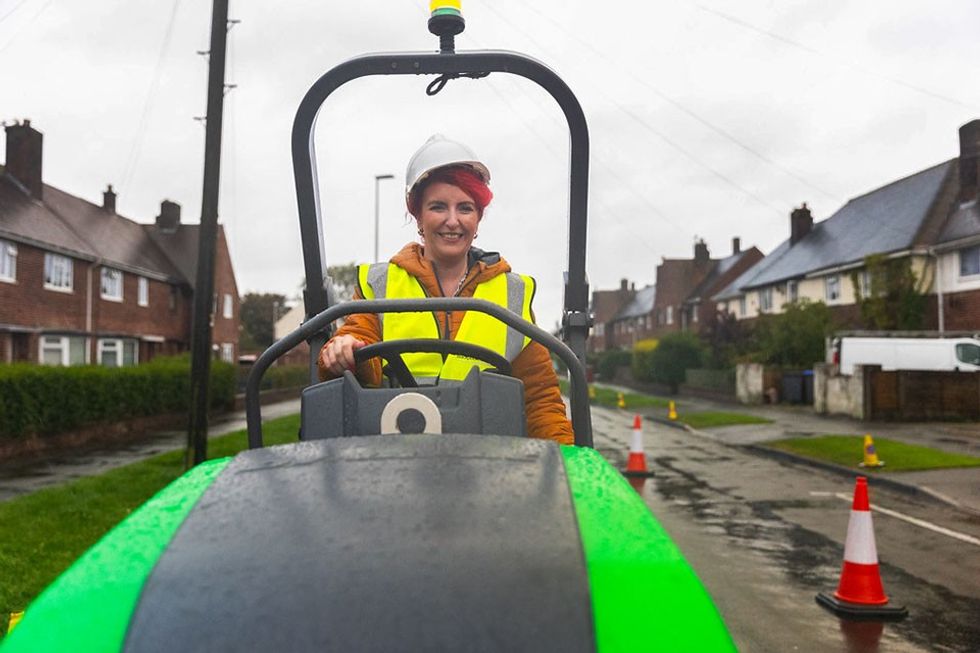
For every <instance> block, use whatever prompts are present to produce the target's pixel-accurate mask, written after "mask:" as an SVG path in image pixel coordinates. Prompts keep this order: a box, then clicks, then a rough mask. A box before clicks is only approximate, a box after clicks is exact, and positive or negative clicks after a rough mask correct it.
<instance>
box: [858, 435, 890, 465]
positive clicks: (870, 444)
mask: <svg viewBox="0 0 980 653" xmlns="http://www.w3.org/2000/svg"><path fill="white" fill-rule="evenodd" d="M860 466H861V467H884V466H885V461H883V460H878V451H877V450H876V449H875V441H874V440H872V439H871V434H870V433H866V434H865V435H864V461H863V462H862V463H860Z"/></svg>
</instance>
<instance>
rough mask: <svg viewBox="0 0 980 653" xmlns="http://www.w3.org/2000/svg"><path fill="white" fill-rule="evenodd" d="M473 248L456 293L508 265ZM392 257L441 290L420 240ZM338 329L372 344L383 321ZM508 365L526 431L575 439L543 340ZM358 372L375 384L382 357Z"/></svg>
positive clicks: (468, 293) (455, 323) (453, 325)
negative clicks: (520, 393) (517, 384)
mask: <svg viewBox="0 0 980 653" xmlns="http://www.w3.org/2000/svg"><path fill="white" fill-rule="evenodd" d="M472 254H474V255H476V260H475V261H473V260H472V258H471V265H470V268H469V271H468V272H467V273H466V278H465V280H464V281H463V285H462V288H461V290H460V291H459V293H458V294H457V296H459V297H472V296H473V292H474V291H475V290H476V286H477V285H478V284H480V283H481V282H483V281H486V280H488V279H492V278H493V277H495V276H497V275H498V274H505V273H507V272H510V270H511V268H510V264H509V263H507V261H505V260H504V259H503V258H501V257H500V256H497V255H494V254H484V255H482V257H481V256H480V254H481V252H480V251H479V250H474V251H473V252H472ZM391 262H392V263H394V264H395V265H397V266H399V267H400V268H402V269H403V270H405V271H406V272H408V273H409V274H411V275H412V276H414V277H415V278H416V279H418V280H419V283H421V284H422V288H423V289H424V290H425V293H426V295H428V296H429V297H441V296H442V290H441V288H440V287H439V281H438V280H437V279H436V273H435V269H434V268H433V267H432V264H431V263H429V261H427V260H426V259H424V258H423V257H422V247H421V245H418V244H417V243H409V244H408V245H405V247H403V248H402V250H401V251H400V252H398V253H397V254H395V255H394V256H393V257H392V258H391ZM354 298H355V299H362V298H363V294H362V293H361V292H360V289H358V291H357V292H356V293H355V294H354ZM464 314H465V311H455V312H453V313H452V314H451V316H450V321H449V333H450V335H451V337H453V338H455V337H456V333H457V331H459V325H460V323H461V322H462V321H463V315H464ZM437 322H441V320H437ZM340 335H351V336H354V337H355V338H357V339H358V340H362V341H364V342H365V343H366V344H372V343H375V342H378V341H379V340H381V323H380V321H379V320H378V316H377V315H375V314H373V313H357V314H354V315H351V316H349V317H348V318H347V321H346V323H344V325H343V326H342V327H340V328H339V329H338V330H337V333H336V335H335V337H336V336H340ZM318 363H320V361H318ZM511 370H512V372H513V375H514V377H515V378H518V379H520V380H521V381H523V382H524V409H525V412H526V414H527V432H528V435H530V436H531V437H535V438H544V439H549V440H556V441H558V442H560V443H562V444H572V443H573V442H574V439H575V438H574V435H573V433H572V425H571V423H569V421H568V418H567V417H566V415H565V402H564V401H562V398H561V393H560V392H559V390H558V377H557V376H556V375H555V370H554V368H553V367H552V365H551V356H550V355H549V353H548V350H547V349H546V348H545V347H544V345H541V344H540V343H537V342H533V341H532V342H531V343H529V344H528V346H527V347H525V348H524V351H522V352H521V353H520V354H518V356H517V358H515V359H514V360H513V362H512V363H511ZM319 373H320V379H321V380H326V379H329V378H332V377H333V376H334V375H333V374H332V373H330V372H329V371H328V370H326V369H324V368H323V365H322V363H320V368H319ZM357 376H358V378H359V379H360V380H361V381H362V382H363V383H366V384H368V385H374V386H377V385H379V384H380V383H381V362H380V361H379V360H378V359H377V358H375V359H373V360H370V361H367V362H365V363H364V364H362V365H359V366H358V369H357Z"/></svg>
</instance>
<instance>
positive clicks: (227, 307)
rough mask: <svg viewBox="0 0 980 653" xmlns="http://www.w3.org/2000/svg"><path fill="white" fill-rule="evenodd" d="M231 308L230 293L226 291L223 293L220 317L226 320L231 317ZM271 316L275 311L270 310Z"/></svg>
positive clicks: (274, 314)
mask: <svg viewBox="0 0 980 653" xmlns="http://www.w3.org/2000/svg"><path fill="white" fill-rule="evenodd" d="M233 308H234V307H233V304H232V301H231V295H230V294H228V293H225V295H224V300H223V301H222V306H221V315H222V317H224V318H225V319H226V320H230V319H231V317H232V309H233ZM272 316H273V317H275V316H276V312H275V311H273V312H272Z"/></svg>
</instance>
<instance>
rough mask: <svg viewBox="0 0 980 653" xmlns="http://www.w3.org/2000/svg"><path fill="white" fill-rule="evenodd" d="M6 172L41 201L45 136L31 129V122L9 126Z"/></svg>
mask: <svg viewBox="0 0 980 653" xmlns="http://www.w3.org/2000/svg"><path fill="white" fill-rule="evenodd" d="M4 130H5V131H6V132H7V163H6V168H5V170H6V172H7V174H8V175H10V176H12V177H14V178H15V179H16V180H17V181H19V182H20V183H21V185H22V186H24V187H25V188H26V189H27V191H28V192H29V193H30V194H31V196H33V197H36V198H38V199H40V197H41V191H42V190H43V188H44V185H43V183H42V182H41V146H42V141H43V140H44V136H43V135H42V134H41V132H39V131H38V130H36V129H34V128H33V127H31V121H30V120H24V122H23V123H20V124H13V125H7V126H6V127H4Z"/></svg>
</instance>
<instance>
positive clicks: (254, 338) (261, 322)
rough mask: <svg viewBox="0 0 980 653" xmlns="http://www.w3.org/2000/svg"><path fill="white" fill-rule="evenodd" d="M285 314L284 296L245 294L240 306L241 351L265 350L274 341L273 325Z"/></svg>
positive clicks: (276, 294) (275, 294)
mask: <svg viewBox="0 0 980 653" xmlns="http://www.w3.org/2000/svg"><path fill="white" fill-rule="evenodd" d="M285 312H286V296H285V295H280V294H278V293H261V294H260V293H246V294H245V296H244V297H242V304H241V318H240V319H241V338H240V340H239V346H240V347H241V349H242V351H258V350H261V349H265V348H266V347H268V346H269V345H271V344H272V343H273V341H274V340H275V329H274V325H275V323H276V320H278V319H279V318H280V317H282V316H283V315H284V314H285Z"/></svg>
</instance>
